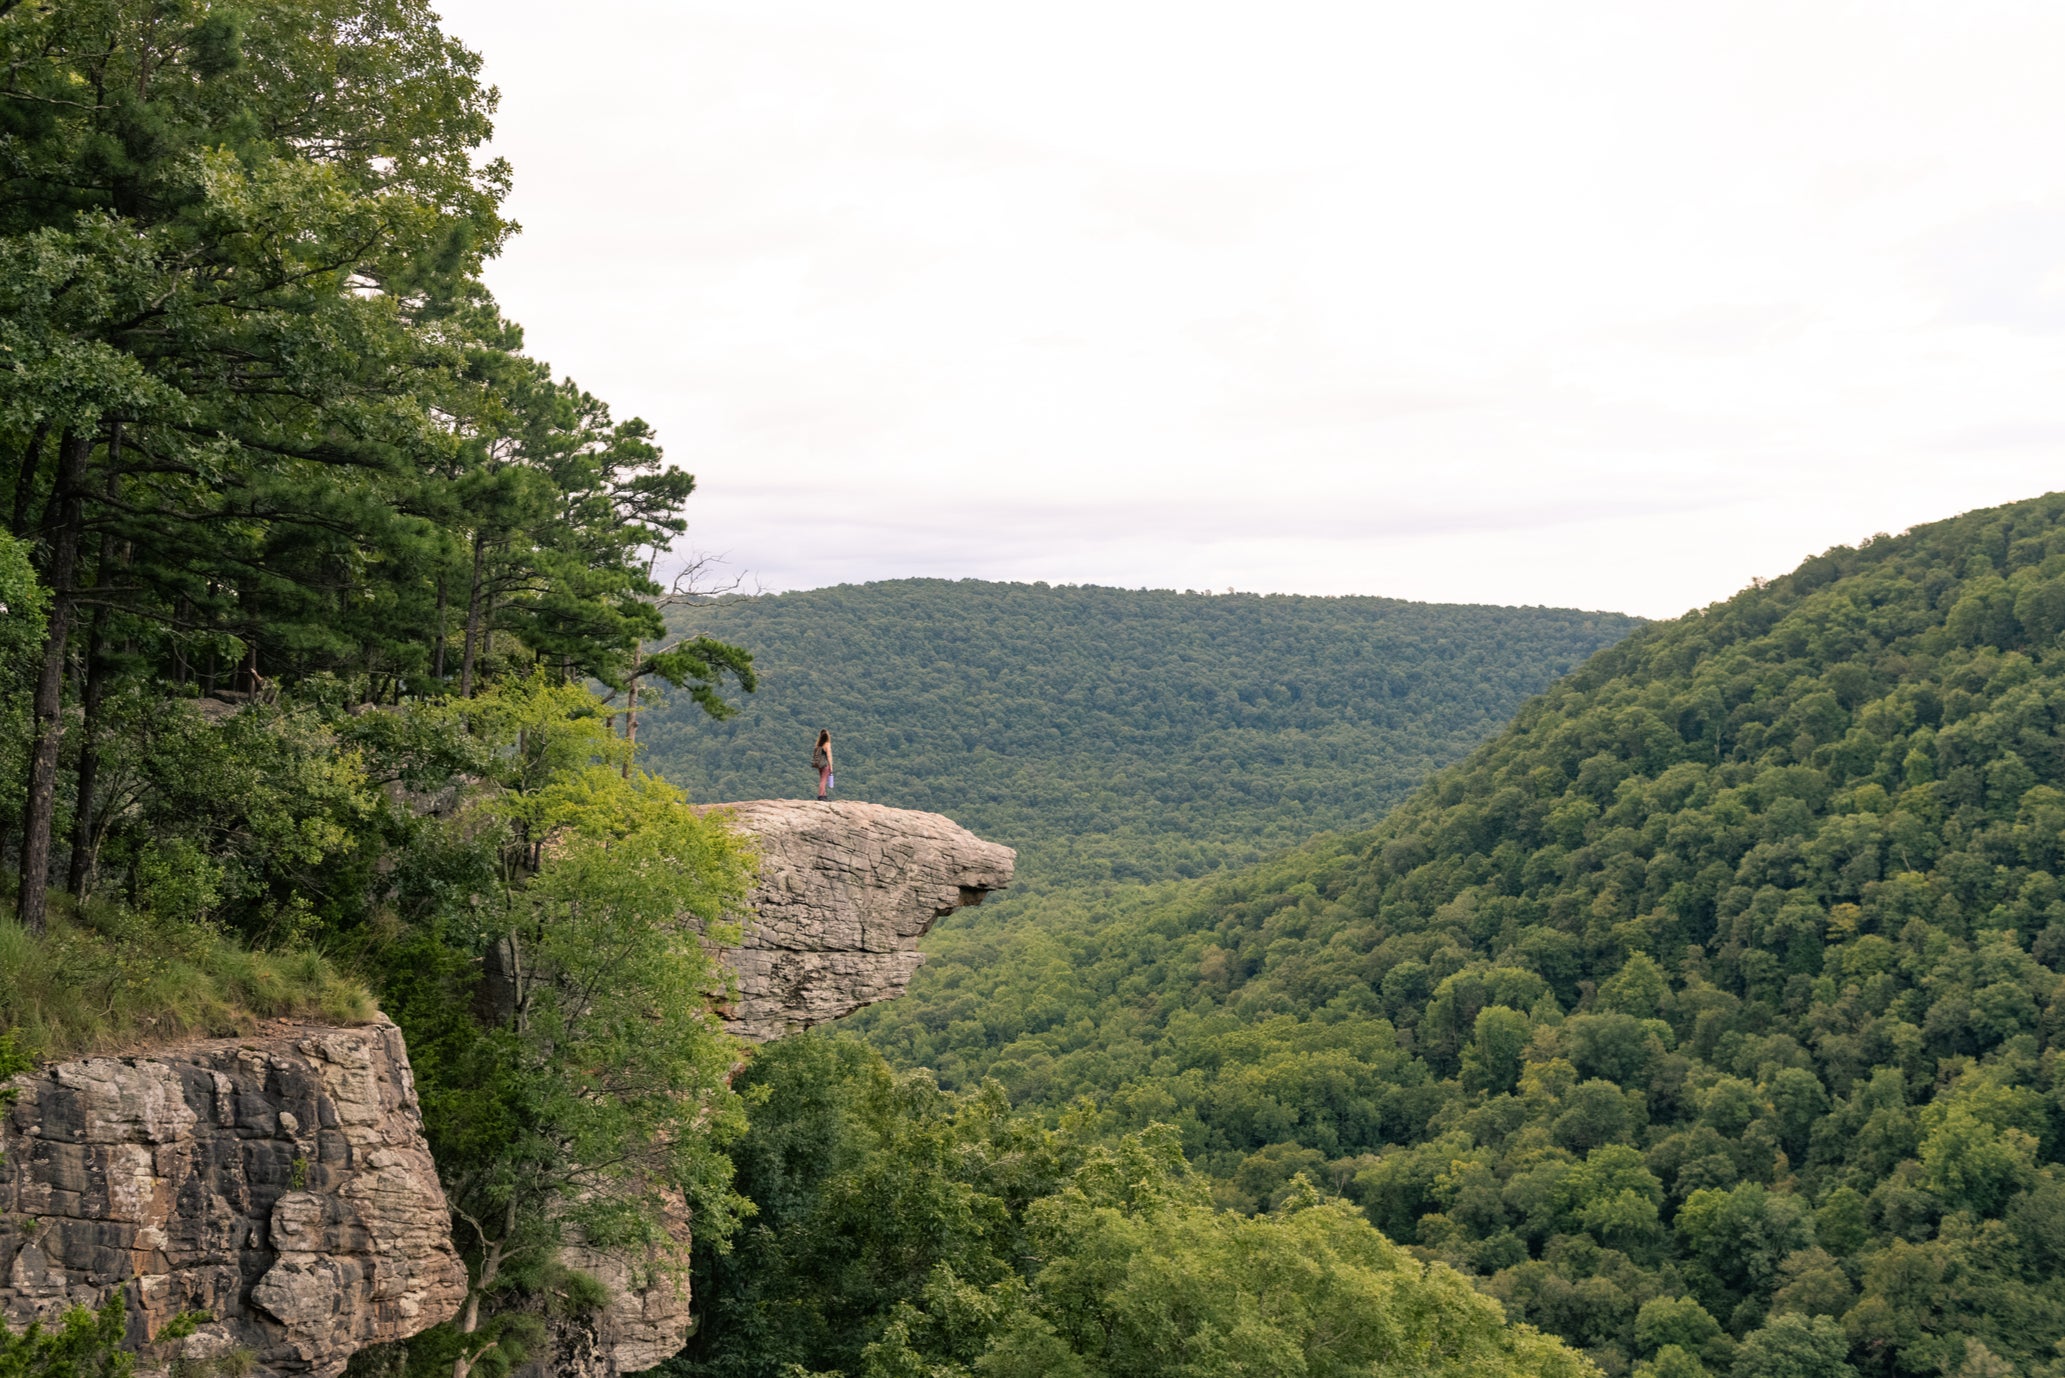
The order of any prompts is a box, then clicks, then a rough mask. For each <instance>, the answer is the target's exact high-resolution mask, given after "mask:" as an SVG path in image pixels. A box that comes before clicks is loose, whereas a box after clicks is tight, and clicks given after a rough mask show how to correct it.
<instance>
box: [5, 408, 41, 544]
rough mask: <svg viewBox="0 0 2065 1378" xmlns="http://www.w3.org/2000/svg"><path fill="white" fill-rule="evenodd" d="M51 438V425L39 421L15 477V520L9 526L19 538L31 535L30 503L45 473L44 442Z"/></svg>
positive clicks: (30, 436)
mask: <svg viewBox="0 0 2065 1378" xmlns="http://www.w3.org/2000/svg"><path fill="white" fill-rule="evenodd" d="M49 438H50V423H49V422H48V421H38V422H37V423H36V429H35V430H34V431H33V432H32V433H31V434H30V435H29V447H28V448H27V449H26V450H23V451H22V464H21V468H20V470H18V471H17V472H16V474H15V476H14V520H13V522H12V524H11V525H10V526H9V528H8V529H9V530H11V531H13V532H14V534H15V535H16V536H17V537H22V536H26V535H28V534H29V503H30V501H31V500H32V499H34V497H35V496H36V478H37V476H38V475H39V474H41V473H42V472H43V442H44V441H45V440H47V439H49Z"/></svg>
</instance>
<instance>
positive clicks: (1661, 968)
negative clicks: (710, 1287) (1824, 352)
mask: <svg viewBox="0 0 2065 1378" xmlns="http://www.w3.org/2000/svg"><path fill="white" fill-rule="evenodd" d="M2061 588H2065V498H2059V497H2048V498H2042V499H2038V500H2035V501H2032V502H2028V503H2022V504H2018V505H2016V506H2012V507H2006V508H2001V509H1997V510H1993V511H1987V512H1978V513H1973V514H1971V515H1969V516H1965V517H1961V518H1958V519H1956V520H1953V521H1949V522H1943V523H1939V524H1937V525H1934V526H1929V527H1923V528H1919V529H1917V530H1915V531H1913V532H1911V533H1909V534H1907V535H1905V536H1902V537H1899V538H1897V539H1892V538H1881V539H1877V540H1874V541H1872V542H1870V543H1868V544H1866V545H1865V546H1863V547H1862V548H1860V549H1856V550H1849V549H1838V550H1834V551H1831V552H1829V553H1828V554H1826V555H1823V556H1820V557H1817V558H1815V559H1813V560H1810V561H1808V562H1807V563H1806V564H1804V565H1803V566H1802V567H1801V568H1800V569H1799V570H1798V571H1796V572H1795V573H1793V574H1792V575H1790V576H1788V577H1786V578H1784V579H1780V580H1776V581H1774V582H1772V583H1771V584H1769V585H1768V586H1764V587H1759V588H1755V589H1752V590H1748V591H1745V592H1744V593H1743V594H1741V595H1740V596H1738V597H1736V598H1734V599H1732V600H1730V601H1728V602H1726V603H1723V604H1718V605H1716V606H1714V607H1711V608H1708V609H1706V610H1705V611H1704V612H1701V613H1697V614H1694V615H1691V616H1689V617H1686V618H1684V619H1681V620H1679V621H1677V622H1673V623H1669V624H1664V625H1660V626H1655V627H1650V628H1647V629H1645V630H1643V631H1640V632H1638V633H1636V634H1635V635H1634V636H1632V637H1630V638H1629V639H1628V640H1626V641H1624V642H1622V643H1621V644H1619V645H1617V646H1614V647H1612V648H1611V649H1609V650H1606V651H1603V652H1601V653H1600V654H1598V655H1597V656H1595V657H1594V658H1593V659H1592V660H1591V661H1590V662H1588V663H1587V664H1586V665H1585V666H1584V667H1583V668H1582V669H1580V670H1579V671H1578V672H1577V673H1576V674H1574V675H1572V676H1571V677H1569V678H1568V679H1566V680H1564V681H1563V682H1562V683H1560V684H1558V685H1557V686H1555V687H1554V688H1552V689H1551V690H1550V691H1549V692H1548V693H1546V694H1545V695H1543V696H1542V697H1541V698H1539V699H1537V700H1535V701H1534V702H1532V703H1530V704H1529V705H1527V706H1526V707H1525V708H1524V709H1523V710H1522V711H1521V712H1520V714H1519V717H1518V718H1517V720H1516V721H1515V722H1514V724H1513V726H1512V727H1511V728H1510V729H1509V730H1508V731H1507V732H1505V733H1504V734H1503V735H1501V736H1499V737H1498V738H1496V739H1495V740H1493V741H1492V742H1490V743H1489V744H1488V745H1486V746H1484V747H1482V748H1481V749H1479V750H1478V751H1477V752H1476V753H1475V754H1474V755H1473V756H1472V757H1471V758H1470V759H1469V760H1468V761H1467V762H1465V763H1463V764H1461V765H1459V766H1457V767H1454V768H1452V769H1450V770H1447V771H1445V772H1443V773H1441V774H1439V775H1437V776H1435V777H1434V779H1433V780H1432V781H1431V782H1429V783H1428V784H1427V785H1426V786H1425V787H1424V788H1423V789H1421V790H1420V791H1419V792H1418V793H1417V794H1415V795H1414V796H1413V797H1412V798H1411V799H1409V800H1408V801H1407V802H1405V803H1404V804H1403V805H1401V806H1400V807H1399V808H1398V809H1397V810H1396V811H1395V812H1394V813H1393V814H1392V815H1391V816H1390V817H1389V818H1388V819H1387V820H1386V821H1385V822H1384V823H1383V824H1382V825H1381V826H1380V827H1379V828H1377V829H1375V830H1374V831H1371V832H1368V833H1364V834H1360V835H1356V836H1352V837H1345V838H1324V839H1320V840H1318V841H1316V842H1314V843H1312V844H1311V845H1309V846H1307V847H1305V848H1303V849H1301V850H1300V851H1298V852H1296V853H1293V854H1291V855H1289V856H1286V857H1283V858H1280V859H1277V860H1275V861H1271V862H1268V863H1265V864H1263V865H1261V866H1259V867H1255V868H1253V869H1251V870H1249V871H1247V872H1245V873H1242V874H1238V875H1233V876H1227V877H1223V878H1219V879H1215V880H1211V881H1207V882H1188V883H1181V884H1169V885H1164V886H1160V887H1152V888H1149V889H1146V890H1143V891H1139V892H1135V893H1133V894H1130V895H1121V896H1115V897H1112V898H1108V899H1104V900H1095V899H1089V898H1085V897H1081V896H1076V897H1066V896H1064V897H1056V898H1054V899H1051V900H1049V901H1047V902H1045V903H1044V904H1043V907H1042V911H1041V918H1042V922H1041V923H1040V925H1039V926H1038V927H1036V928H1035V927H1032V926H1028V925H1009V924H1004V923H1000V922H997V921H996V920H994V919H992V918H991V916H989V915H988V913H987V912H986V911H980V912H977V913H975V914H972V915H968V916H965V917H960V916H957V917H956V918H954V919H952V920H949V921H948V922H947V923H946V924H944V925H943V926H942V929H941V931H940V932H939V933H938V934H937V935H936V936H935V938H934V939H933V940H932V943H931V946H930V957H929V960H928V963H927V965H926V966H925V967H924V968H923V970H922V971H921V972H920V974H919V975H918V977H917V979H916V980H915V982H914V983H913V987H912V991H911V994H910V995H909V996H908V997H907V998H906V999H904V1000H902V1001H898V1002H896V1003H894V1004H891V1005H886V1006H882V1007H878V1008H877V1009H875V1010H871V1011H869V1012H867V1013H866V1014H865V1015H863V1016H861V1017H860V1019H859V1020H858V1021H857V1022H858V1023H859V1024H860V1025H861V1027H862V1028H863V1029H864V1030H865V1032H866V1035H867V1037H868V1038H869V1039H870V1040H871V1041H872V1042H873V1043H874V1044H875V1045H876V1046H877V1047H879V1048H881V1049H882V1050H883V1051H884V1052H885V1053H886V1054H888V1055H889V1056H890V1057H891V1058H892V1060H893V1061H895V1062H896V1063H898V1064H901V1065H905V1066H914V1067H916V1066H922V1067H929V1068H932V1069H934V1070H935V1072H936V1074H937V1075H938V1077H939V1078H940V1080H941V1081H942V1083H943V1084H945V1085H946V1086H948V1087H950V1088H951V1087H966V1086H973V1085H975V1084H978V1083H979V1082H980V1081H981V1080H982V1079H984V1078H995V1079H996V1080H997V1081H999V1082H1000V1083H1001V1084H1002V1085H1003V1086H1004V1087H1005V1088H1006V1090H1007V1091H1008V1093H1009V1095H1010V1096H1011V1098H1012V1100H1013V1101H1014V1103H1016V1104H1018V1105H1020V1106H1022V1107H1025V1108H1028V1109H1034V1110H1039V1111H1043V1112H1045V1113H1047V1114H1049V1115H1053V1114H1058V1113H1060V1112H1061V1111H1062V1109H1063V1108H1064V1107H1066V1106H1068V1105H1070V1104H1071V1103H1073V1102H1075V1101H1076V1100H1077V1099H1078V1098H1082V1097H1091V1098H1094V1103H1095V1106H1096V1109H1095V1111H1094V1112H1093V1114H1094V1118H1095V1121H1096V1122H1097V1124H1098V1125H1099V1126H1100V1127H1102V1128H1103V1129H1104V1130H1105V1131H1106V1132H1110V1133H1124V1132H1128V1131H1130V1130H1133V1129H1136V1128H1138V1127H1139V1126H1141V1125H1144V1124H1147V1123H1150V1122H1153V1121H1157V1120H1159V1121H1165V1122H1168V1123H1171V1124H1173V1125H1175V1126H1177V1127H1178V1129H1179V1130H1180V1132H1181V1134H1182V1136H1183V1142H1184V1145H1185V1148H1186V1150H1187V1151H1188V1152H1189V1153H1190V1155H1191V1157H1192V1159H1193V1160H1194V1161H1195V1162H1197V1163H1198V1164H1199V1166H1200V1167H1201V1168H1202V1169H1203V1170H1204V1171H1205V1172H1206V1173H1207V1174H1208V1175H1209V1176H1210V1177H1211V1178H1212V1179H1213V1180H1214V1182H1215V1184H1216V1185H1215V1191H1216V1192H1217V1193H1218V1195H1219V1197H1220V1199H1222V1200H1224V1201H1227V1202H1229V1203H1231V1204H1235V1205H1238V1206H1240V1207H1242V1208H1244V1209H1248V1210H1264V1209H1267V1208H1268V1207H1269V1206H1270V1204H1271V1202H1272V1201H1273V1200H1274V1199H1276V1196H1277V1193H1279V1192H1281V1191H1283V1190H1285V1184H1286V1183H1288V1182H1289V1181H1290V1180H1291V1179H1292V1178H1293V1177H1294V1175H1295V1174H1296V1173H1297V1172H1299V1171H1302V1172H1305V1173H1306V1174H1307V1175H1308V1176H1309V1177H1310V1178H1311V1180H1312V1181H1314V1182H1315V1183H1318V1184H1321V1185H1322V1186H1323V1187H1325V1188H1326V1189H1329V1190H1335V1191H1339V1192H1340V1193H1342V1194H1343V1195H1344V1196H1346V1197H1347V1198H1348V1199H1350V1200H1353V1201H1355V1202H1356V1203H1357V1204H1359V1205H1361V1206H1363V1208H1364V1209H1365V1211H1366V1212H1367V1214H1368V1215H1369V1216H1370V1218H1371V1219H1372V1220H1373V1221H1375V1222H1376V1223H1377V1224H1378V1225H1379V1226H1380V1227H1381V1228H1382V1229H1383V1230H1385V1231H1386V1232H1387V1233H1389V1234H1391V1235H1392V1236H1393V1237H1394V1238H1396V1239H1398V1240H1399V1241H1400V1242H1401V1243H1404V1244H1407V1245H1409V1246H1410V1247H1413V1248H1415V1249H1416V1250H1418V1251H1419V1252H1420V1253H1421V1254H1422V1255H1423V1256H1425V1257H1428V1258H1432V1259H1440V1260H1443V1261H1446V1262H1449V1263H1451V1264H1454V1265H1455V1266H1457V1267H1459V1268H1462V1269H1465V1270H1467V1271H1470V1272H1473V1273H1475V1274H1476V1275H1478V1276H1479V1277H1480V1278H1481V1279H1482V1285H1484V1286H1485V1287H1486V1288H1487V1289H1489V1290H1490V1291H1491V1292H1492V1293H1493V1294H1494V1295H1496V1296H1498V1297H1499V1298H1501V1299H1502V1300H1503V1301H1504V1302H1505V1303H1506V1306H1507V1308H1508V1310H1509V1312H1510V1313H1511V1314H1512V1315H1513V1316H1515V1317H1516V1318H1519V1319H1526V1320H1530V1321H1532V1322H1534V1323H1535V1324H1537V1325H1539V1326H1541V1327H1542V1328H1543V1329H1544V1330H1548V1331H1551V1332H1553V1333H1556V1334H1559V1335H1561V1336H1563V1337H1565V1338H1566V1339H1569V1340H1571V1341H1573V1342H1575V1343H1578V1344H1581V1345H1583V1346H1585V1347H1586V1348H1587V1349H1588V1350H1589V1351H1590V1352H1591V1353H1592V1354H1593V1355H1594V1356H1595V1357H1596V1358H1597V1359H1598V1360H1599V1361H1600V1362H1601V1364H1602V1365H1603V1366H1605V1367H1607V1368H1608V1369H1610V1370H1614V1371H1618V1370H1620V1369H1621V1368H1623V1367H1624V1366H1626V1365H1629V1364H1631V1363H1633V1362H1636V1361H1638V1360H1639V1361H1640V1362H1643V1363H1644V1364H1646V1365H1647V1366H1648V1371H1654V1372H1658V1373H1661V1372H1664V1371H1666V1370H1669V1371H1672V1372H1677V1371H1680V1370H1684V1371H1688V1372H1689V1367H1688V1366H1689V1365H1695V1364H1696V1365H1698V1366H1700V1367H1703V1368H1706V1369H1708V1370H1709V1371H1711V1372H1713V1373H1716V1374H1719V1373H1724V1372H1727V1371H1728V1368H1729V1365H1730V1364H1731V1363H1732V1362H1733V1359H1732V1357H1731V1356H1730V1355H1729V1354H1728V1353H1726V1352H1724V1350H1725V1346H1722V1345H1720V1344H1719V1343H1718V1342H1713V1343H1709V1341H1706V1340H1701V1339H1699V1338H1698V1337H1697V1336H1691V1335H1684V1336H1679V1337H1677V1338H1672V1339H1668V1340H1666V1339H1664V1338H1661V1332H1657V1331H1656V1330H1655V1326H1654V1324H1652V1326H1651V1327H1650V1330H1651V1332H1652V1333H1650V1335H1649V1336H1648V1338H1647V1339H1646V1340H1645V1339H1644V1336H1643V1326H1642V1324H1641V1317H1642V1316H1643V1314H1644V1313H1645V1309H1646V1308H1647V1307H1649V1306H1650V1305H1652V1304H1654V1303H1656V1302H1658V1301H1659V1300H1663V1301H1670V1300H1672V1299H1684V1298H1690V1299H1691V1301H1692V1302H1693V1303H1696V1304H1697V1305H1698V1307H1699V1308H1700V1309H1701V1310H1702V1311H1703V1312H1704V1313H1705V1314H1707V1315H1708V1316H1710V1317H1711V1318H1712V1319H1713V1320H1714V1321H1716V1322H1717V1323H1718V1324H1719V1325H1720V1326H1721V1327H1722V1330H1723V1332H1724V1334H1723V1338H1726V1339H1728V1340H1729V1343H1730V1344H1733V1343H1734V1342H1735V1341H1741V1342H1743V1343H1744V1344H1746V1343H1747V1341H1748V1339H1749V1337H1751V1336H1753V1335H1758V1334H1763V1335H1765V1336H1766V1339H1765V1340H1763V1341H1761V1342H1760V1348H1759V1349H1758V1350H1757V1351H1756V1353H1757V1354H1758V1355H1760V1356H1762V1357H1759V1358H1757V1359H1756V1360H1755V1361H1754V1362H1756V1363H1759V1364H1766V1365H1767V1367H1768V1366H1769V1365H1778V1364H1781V1363H1797V1364H1805V1365H1807V1366H1808V1367H1810V1368H1811V1367H1812V1366H1813V1365H1814V1364H1818V1363H1820V1362H1821V1360H1820V1359H1818V1358H1814V1357H1813V1356H1814V1355H1815V1354H1818V1353H1820V1351H1819V1350H1815V1349H1813V1347H1812V1346H1808V1347H1807V1348H1806V1349H1802V1348H1801V1347H1800V1346H1801V1344H1804V1343H1805V1341H1803V1340H1800V1337H1801V1336H1803V1335H1808V1334H1809V1333H1810V1332H1811V1334H1812V1335H1813V1336H1819V1337H1821V1339H1819V1340H1816V1341H1815V1343H1816V1344H1820V1343H1822V1341H1823V1340H1825V1339H1826V1336H1827V1334H1828V1333H1829V1332H1828V1326H1830V1325H1833V1326H1835V1327H1837V1329H1838V1330H1839V1331H1840V1333H1841V1335H1842V1337H1843V1346H1842V1350H1841V1352H1840V1353H1838V1354H1837V1356H1836V1358H1837V1359H1838V1360H1839V1361H1840V1362H1844V1363H1849V1364H1852V1365H1854V1366H1856V1367H1857V1368H1858V1369H1859V1370H1860V1371H1862V1372H1866V1373H1873V1374H1888V1375H1891V1374H1917V1375H1919V1374H1929V1373H1935V1372H1939V1371H1941V1372H1950V1371H1954V1370H1957V1369H1958V1368H1959V1367H1960V1366H1961V1365H1962V1364H1964V1363H1965V1362H1966V1356H1967V1355H1968V1354H1975V1355H1980V1356H1981V1359H1979V1360H1974V1362H1979V1363H1981V1366H1982V1367H1983V1366H1984V1365H1985V1364H1986V1363H1998V1364H2003V1365H2007V1366H2010V1367H2012V1368H2013V1369H2014V1370H2015V1371H2017V1372H2024V1373H2032V1374H2057V1373H2059V1372H2061V1371H2065V1370H2061V1369H2060V1365H2061V1363H2065V1359H2061V1356H2060V1354H2059V1352H2058V1351H2057V1350H2056V1349H2055V1348H2054V1343H2053V1342H2054V1340H2055V1337H2056V1336H2057V1335H2058V1334H2060V1333H2065V1293H2061V1291H2060V1289H2059V1287H2058V1285H2057V1278H2058V1277H2059V1261H2058V1257H2057V1254H2056V1251H2055V1249H2054V1248H2053V1247H2052V1245H2051V1244H2050V1243H2049V1242H2048V1241H2049V1239H2050V1237H2051V1236H2050V1235H2049V1234H2048V1233H2047V1232H2048V1231H2051V1230H2053V1229H2055V1228H2056V1227H2057V1226H2058V1224H2059V1223H2061V1222H2065V1217H2061V1216H2060V1215H2059V1214H2058V1213H2057V1212H2058V1209H2059V1207H2058V1204H2057V1203H2058V1202H2060V1201H2061V1200H2065V1196H2061V1195H2060V1193H2061V1191H2065V1165H2061V1161H2060V1156H2059V1155H2060V1152H2061V1146H2065V1090H2061V1088H2065V1082H2061V1075H2060V1074H2061V1068H2065V1058H2061V1054H2060V1052H2059V1050H2058V1047H2057V1040H2058V1039H2059V1038H2060V1037H2061V1036H2065V974H2061V973H2065V850H2061V842H2060V839H2061V838H2065V646H2061V644H2060V642H2059V640H2058V637H2059V635H2060V632H2061V630H2065V628H2061V626H2060V625H2058V623H2057V619H2055V618H2053V617H2052V616H2051V611H2054V609H2052V603H2053V602H2054V601H2056V599H2057V598H2059V597H2065V595H2061V594H2059V593H2058V590H2059V589H2061ZM1516 1045H1517V1047H1516ZM1652 1320H1654V1317H1652ZM1795 1341H1799V1343H1795ZM1824 1348H1825V1346H1824ZM1672 1351H1675V1352H1672ZM1986 1356H1991V1357H1986ZM1759 1371H1760V1372H1761V1371H1764V1370H1761V1369H1760V1370H1759ZM1772 1371H1775V1369H1773V1370H1772Z"/></svg>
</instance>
